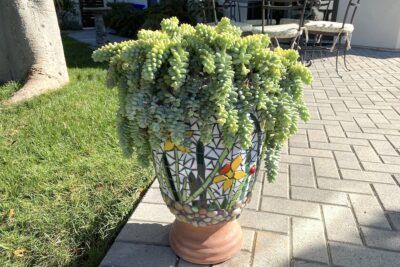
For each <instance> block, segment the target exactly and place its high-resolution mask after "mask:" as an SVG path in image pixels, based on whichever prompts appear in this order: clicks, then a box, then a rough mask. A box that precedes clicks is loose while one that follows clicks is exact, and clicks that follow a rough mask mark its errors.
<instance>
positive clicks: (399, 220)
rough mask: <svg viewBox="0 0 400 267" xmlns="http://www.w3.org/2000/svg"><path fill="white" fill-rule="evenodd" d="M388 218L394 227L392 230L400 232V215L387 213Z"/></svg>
mask: <svg viewBox="0 0 400 267" xmlns="http://www.w3.org/2000/svg"><path fill="white" fill-rule="evenodd" d="M388 216H389V218H390V221H391V222H392V224H393V226H394V230H396V231H399V232H400V213H388Z"/></svg>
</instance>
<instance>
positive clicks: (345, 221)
mask: <svg viewBox="0 0 400 267" xmlns="http://www.w3.org/2000/svg"><path fill="white" fill-rule="evenodd" d="M322 208H323V212H324V218H325V227H326V231H327V233H328V240H333V241H342V242H346V243H355V244H360V245H361V244H362V242H361V238H360V234H359V232H358V229H357V225H356V223H355V221H354V218H353V214H352V213H351V210H350V209H349V208H345V207H337V206H323V207H322Z"/></svg>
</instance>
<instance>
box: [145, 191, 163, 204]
mask: <svg viewBox="0 0 400 267" xmlns="http://www.w3.org/2000/svg"><path fill="white" fill-rule="evenodd" d="M142 202H143V203H156V204H164V200H163V198H162V197H161V192H160V189H159V188H149V190H147V192H146V195H145V196H144V198H143V199H142Z"/></svg>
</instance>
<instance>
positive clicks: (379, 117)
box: [369, 114, 389, 124]
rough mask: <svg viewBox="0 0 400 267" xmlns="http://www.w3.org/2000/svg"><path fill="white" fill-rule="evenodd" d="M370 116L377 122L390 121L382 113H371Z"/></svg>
mask: <svg viewBox="0 0 400 267" xmlns="http://www.w3.org/2000/svg"><path fill="white" fill-rule="evenodd" d="M369 117H370V118H371V120H372V121H373V122H374V123H375V124H377V123H389V121H388V120H387V119H386V118H385V117H384V116H383V115H382V114H369Z"/></svg>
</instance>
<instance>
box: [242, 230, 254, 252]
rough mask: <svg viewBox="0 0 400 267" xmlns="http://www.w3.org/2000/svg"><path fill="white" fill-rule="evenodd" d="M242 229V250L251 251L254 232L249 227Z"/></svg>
mask: <svg viewBox="0 0 400 267" xmlns="http://www.w3.org/2000/svg"><path fill="white" fill-rule="evenodd" d="M242 231H243V246H242V250H247V251H252V250H253V243H254V237H255V234H256V232H255V231H253V230H249V229H242Z"/></svg>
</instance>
